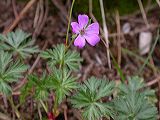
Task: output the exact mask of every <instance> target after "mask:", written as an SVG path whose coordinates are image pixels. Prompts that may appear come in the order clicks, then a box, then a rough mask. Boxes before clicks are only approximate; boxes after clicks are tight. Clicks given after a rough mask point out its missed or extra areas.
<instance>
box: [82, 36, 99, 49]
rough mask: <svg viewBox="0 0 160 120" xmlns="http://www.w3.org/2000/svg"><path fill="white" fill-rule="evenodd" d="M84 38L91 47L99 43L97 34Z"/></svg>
mask: <svg viewBox="0 0 160 120" xmlns="http://www.w3.org/2000/svg"><path fill="white" fill-rule="evenodd" d="M84 38H85V39H86V40H87V42H88V43H89V44H90V45H92V46H95V45H96V44H97V43H98V42H99V41H100V38H99V36H98V35H97V34H85V35H84Z"/></svg>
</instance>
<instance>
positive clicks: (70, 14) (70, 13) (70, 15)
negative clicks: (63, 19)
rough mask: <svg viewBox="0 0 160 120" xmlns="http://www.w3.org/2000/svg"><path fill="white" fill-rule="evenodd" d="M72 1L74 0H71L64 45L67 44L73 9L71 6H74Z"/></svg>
mask: <svg viewBox="0 0 160 120" xmlns="http://www.w3.org/2000/svg"><path fill="white" fill-rule="evenodd" d="M74 2H75V0H73V1H72V5H71V9H70V12H69V21H68V27H67V35H66V46H67V44H68V36H69V28H70V23H71V17H72V10H73V6H74Z"/></svg>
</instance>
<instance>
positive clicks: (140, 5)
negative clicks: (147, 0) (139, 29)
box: [137, 0, 150, 28]
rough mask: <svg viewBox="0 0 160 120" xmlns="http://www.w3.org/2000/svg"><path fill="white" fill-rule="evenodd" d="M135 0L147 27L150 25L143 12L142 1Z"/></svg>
mask: <svg viewBox="0 0 160 120" xmlns="http://www.w3.org/2000/svg"><path fill="white" fill-rule="evenodd" d="M137 1H138V4H139V7H140V10H141V13H142V16H143V20H144V22H145V24H146V26H147V28H149V27H150V26H149V23H148V20H147V17H146V13H145V10H144V7H143V4H142V1H141V0H137Z"/></svg>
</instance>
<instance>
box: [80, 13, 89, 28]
mask: <svg viewBox="0 0 160 120" xmlns="http://www.w3.org/2000/svg"><path fill="white" fill-rule="evenodd" d="M88 21H89V18H88V16H87V15H78V23H79V27H80V28H81V29H83V28H84V27H85V26H86V25H87V24H88Z"/></svg>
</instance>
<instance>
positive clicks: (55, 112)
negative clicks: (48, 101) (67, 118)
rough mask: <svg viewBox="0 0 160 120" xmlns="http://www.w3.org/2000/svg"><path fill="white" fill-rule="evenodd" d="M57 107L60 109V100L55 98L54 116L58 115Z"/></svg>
mask: <svg viewBox="0 0 160 120" xmlns="http://www.w3.org/2000/svg"><path fill="white" fill-rule="evenodd" d="M57 107H58V99H57V97H56V96H55V101H54V107H53V113H54V115H56V114H57Z"/></svg>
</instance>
